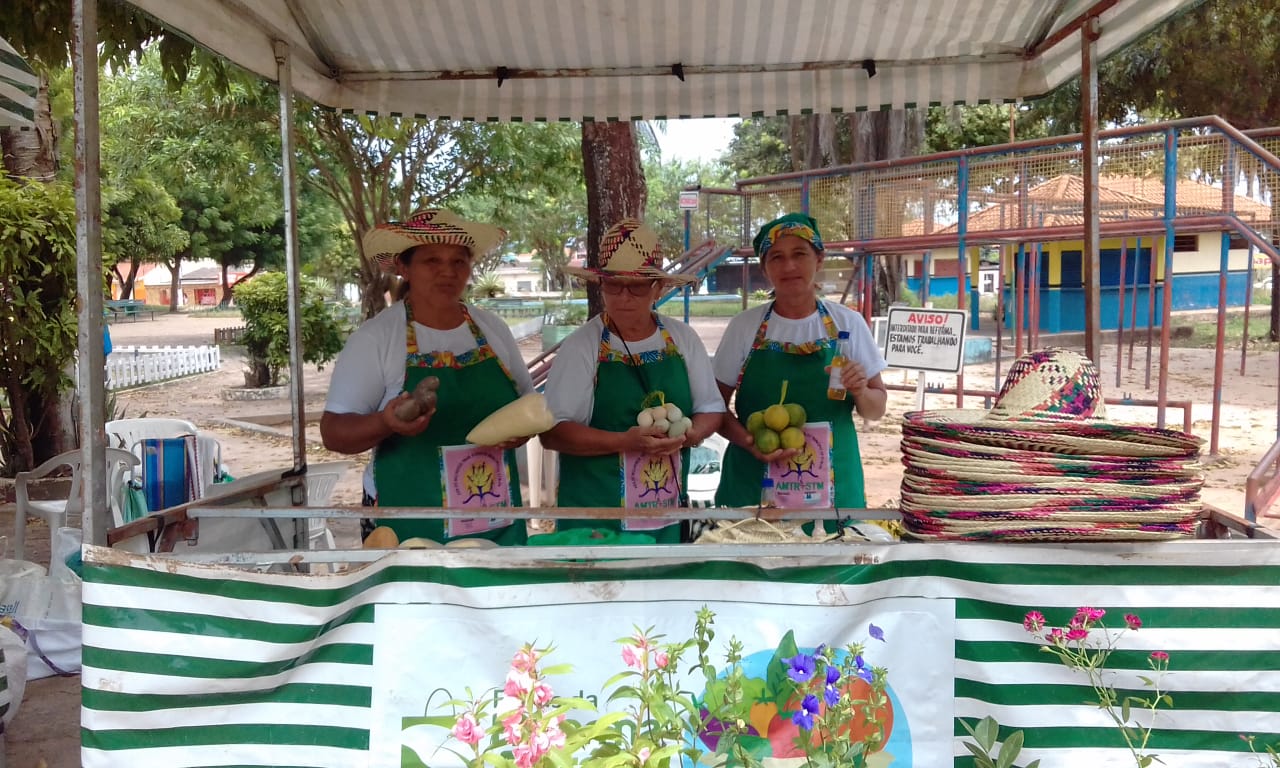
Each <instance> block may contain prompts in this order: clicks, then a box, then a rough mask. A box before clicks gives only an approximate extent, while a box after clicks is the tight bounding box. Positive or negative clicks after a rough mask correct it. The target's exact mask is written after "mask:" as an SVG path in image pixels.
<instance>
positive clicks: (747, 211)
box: [741, 195, 763, 309]
mask: <svg viewBox="0 0 1280 768" xmlns="http://www.w3.org/2000/svg"><path fill="white" fill-rule="evenodd" d="M750 229H751V198H750V197H748V196H747V195H743V196H742V227H741V230H742V240H741V245H742V246H743V247H746V246H748V245H750V244H751V237H752V235H751V231H750ZM753 258H755V254H754V253H752V254H750V255H747V256H743V257H742V308H743V309H746V308H747V295H748V294H750V293H751V262H750V260H751V259H753ZM761 271H763V270H761Z"/></svg>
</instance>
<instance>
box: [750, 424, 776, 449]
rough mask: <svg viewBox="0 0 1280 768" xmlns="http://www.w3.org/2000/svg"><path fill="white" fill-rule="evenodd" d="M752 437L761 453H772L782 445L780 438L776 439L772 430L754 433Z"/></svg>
mask: <svg viewBox="0 0 1280 768" xmlns="http://www.w3.org/2000/svg"><path fill="white" fill-rule="evenodd" d="M753 435H754V436H755V440H756V448H757V449H759V451H760V452H761V453H773V452H774V451H776V450H778V446H780V445H781V444H782V438H780V437H778V433H777V432H774V431H773V430H772V429H761V430H759V431H757V432H754V433H753Z"/></svg>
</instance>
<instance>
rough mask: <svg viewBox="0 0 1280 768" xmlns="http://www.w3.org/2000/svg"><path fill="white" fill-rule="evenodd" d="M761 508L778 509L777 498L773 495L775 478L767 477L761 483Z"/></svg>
mask: <svg viewBox="0 0 1280 768" xmlns="http://www.w3.org/2000/svg"><path fill="white" fill-rule="evenodd" d="M760 506H761V507H776V506H778V500H777V497H775V496H774V493H773V478H772V477H766V478H765V479H763V480H761V481H760Z"/></svg>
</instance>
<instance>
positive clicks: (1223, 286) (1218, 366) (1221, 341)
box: [1209, 232, 1231, 456]
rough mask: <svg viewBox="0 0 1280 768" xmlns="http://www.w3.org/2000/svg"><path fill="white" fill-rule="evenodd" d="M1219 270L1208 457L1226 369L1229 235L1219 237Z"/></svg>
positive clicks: (1214, 439) (1215, 444)
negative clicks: (1220, 249)
mask: <svg viewBox="0 0 1280 768" xmlns="http://www.w3.org/2000/svg"><path fill="white" fill-rule="evenodd" d="M1221 240H1222V243H1221V246H1222V251H1221V269H1220V270H1219V271H1218V340H1217V343H1216V344H1215V345H1214V350H1213V426H1212V427H1211V428H1210V431H1209V455H1210V456H1217V455H1218V425H1219V421H1220V420H1221V418H1222V373H1223V368H1225V367H1226V361H1225V353H1226V350H1225V349H1224V347H1225V346H1226V343H1227V266H1228V260H1229V259H1230V256H1231V234H1230V233H1229V232H1223V233H1222V235H1221Z"/></svg>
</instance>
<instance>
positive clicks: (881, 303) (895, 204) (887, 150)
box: [849, 109, 963, 314]
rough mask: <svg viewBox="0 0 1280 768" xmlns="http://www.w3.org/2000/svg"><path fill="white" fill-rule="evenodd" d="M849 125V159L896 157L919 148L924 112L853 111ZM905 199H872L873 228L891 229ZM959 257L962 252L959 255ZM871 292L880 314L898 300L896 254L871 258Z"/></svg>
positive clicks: (902, 268)
mask: <svg viewBox="0 0 1280 768" xmlns="http://www.w3.org/2000/svg"><path fill="white" fill-rule="evenodd" d="M849 118H850V124H851V129H852V133H853V136H852V145H853V162H855V163H868V162H872V161H874V160H896V159H898V158H900V157H908V156H910V155H915V154H918V153H919V152H920V147H921V146H923V145H924V115H923V114H922V113H921V112H920V111H918V110H914V109H911V110H906V109H892V110H880V111H878V112H855V113H854V114H852V115H850V116H849ZM906 204H907V201H905V200H900V199H895V198H894V197H892V196H886V195H884V194H882V195H877V196H876V198H875V200H874V215H875V230H876V231H878V232H889V231H893V230H894V227H895V225H898V226H899V227H900V225H901V221H902V219H903V216H904V210H905V206H906ZM961 258H963V256H962V257H961ZM875 273H876V277H875V285H876V287H877V290H875V291H874V292H873V295H874V306H873V307H872V311H873V312H874V313H875V314H884V313H885V311H886V310H887V307H888V305H889V304H892V303H893V302H895V301H897V300H898V296H899V294H900V290H901V288H902V280H903V277H904V274H905V265H904V262H903V257H902V256H901V255H900V254H884V255H881V256H880V257H879V258H877V259H875Z"/></svg>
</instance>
